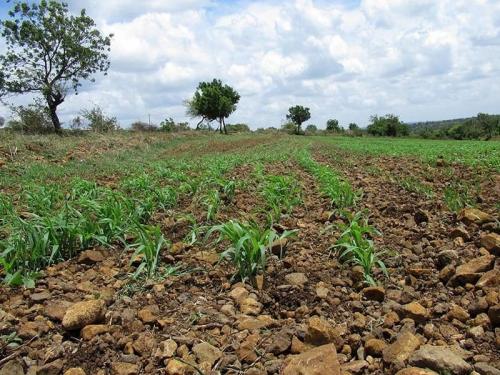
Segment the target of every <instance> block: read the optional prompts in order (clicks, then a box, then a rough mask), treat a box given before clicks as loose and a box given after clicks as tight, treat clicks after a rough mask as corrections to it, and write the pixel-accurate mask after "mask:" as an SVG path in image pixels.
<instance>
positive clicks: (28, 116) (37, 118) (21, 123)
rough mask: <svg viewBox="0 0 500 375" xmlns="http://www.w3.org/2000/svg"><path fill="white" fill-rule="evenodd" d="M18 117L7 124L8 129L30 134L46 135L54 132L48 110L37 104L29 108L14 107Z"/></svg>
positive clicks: (28, 106) (13, 110)
mask: <svg viewBox="0 0 500 375" xmlns="http://www.w3.org/2000/svg"><path fill="white" fill-rule="evenodd" d="M12 112H13V113H14V115H15V116H16V118H15V119H14V120H11V121H9V122H8V123H7V127H8V128H10V129H12V130H15V131H20V132H23V133H28V134H44V133H50V132H52V131H53V129H54V127H53V125H52V121H51V119H50V114H49V111H48V108H47V107H45V106H43V105H42V104H41V103H39V102H36V103H35V104H30V105H27V106H19V107H12Z"/></svg>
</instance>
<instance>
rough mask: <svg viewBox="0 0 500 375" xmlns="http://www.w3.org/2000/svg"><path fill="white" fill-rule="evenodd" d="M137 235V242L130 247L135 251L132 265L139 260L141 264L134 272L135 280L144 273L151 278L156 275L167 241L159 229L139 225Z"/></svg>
mask: <svg viewBox="0 0 500 375" xmlns="http://www.w3.org/2000/svg"><path fill="white" fill-rule="evenodd" d="M135 234H136V235H137V238H136V242H134V243H133V244H132V245H130V248H134V249H135V251H134V254H133V255H132V259H131V263H133V262H134V261H136V260H138V259H140V261H141V263H140V264H139V266H138V267H137V269H136V271H135V272H134V275H133V278H137V277H138V276H139V275H141V274H142V273H143V272H144V271H145V272H146V277H147V278H151V277H153V276H154V275H155V273H156V270H157V268H158V258H159V256H160V251H161V250H162V249H163V248H164V247H165V246H166V245H167V241H166V240H165V237H164V236H163V234H162V233H161V230H160V228H159V227H151V226H145V225H137V227H136V231H135Z"/></svg>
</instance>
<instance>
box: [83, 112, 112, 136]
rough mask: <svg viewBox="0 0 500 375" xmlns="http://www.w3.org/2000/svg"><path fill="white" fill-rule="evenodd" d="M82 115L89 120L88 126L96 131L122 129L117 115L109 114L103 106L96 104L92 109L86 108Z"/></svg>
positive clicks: (104, 131)
mask: <svg viewBox="0 0 500 375" xmlns="http://www.w3.org/2000/svg"><path fill="white" fill-rule="evenodd" d="M81 115H82V117H83V118H84V119H85V120H87V122H88V128H89V129H90V130H92V131H93V132H96V133H109V132H111V131H114V130H118V129H120V126H119V125H118V120H117V119H116V117H111V116H108V115H106V114H105V113H104V111H103V110H102V108H101V107H99V106H95V107H94V108H91V109H84V110H83V111H82V112H81Z"/></svg>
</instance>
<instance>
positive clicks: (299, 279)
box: [285, 272, 308, 286]
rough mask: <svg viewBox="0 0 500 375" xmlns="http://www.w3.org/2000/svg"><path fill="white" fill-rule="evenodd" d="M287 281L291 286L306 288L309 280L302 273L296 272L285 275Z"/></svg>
mask: <svg viewBox="0 0 500 375" xmlns="http://www.w3.org/2000/svg"><path fill="white" fill-rule="evenodd" d="M285 280H286V282H287V283H288V284H290V285H295V286H304V284H305V283H307V281H308V278H307V276H306V275H305V274H303V273H301V272H295V273H289V274H288V275H285Z"/></svg>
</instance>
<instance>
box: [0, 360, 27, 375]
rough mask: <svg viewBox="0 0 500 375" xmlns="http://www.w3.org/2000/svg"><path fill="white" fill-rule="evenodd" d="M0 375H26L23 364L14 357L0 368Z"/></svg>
mask: <svg viewBox="0 0 500 375" xmlns="http://www.w3.org/2000/svg"><path fill="white" fill-rule="evenodd" d="M0 375H24V369H23V365H22V364H21V362H19V361H18V360H16V359H13V360H12V361H9V362H7V363H6V364H5V365H4V366H3V367H2V368H0Z"/></svg>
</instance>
